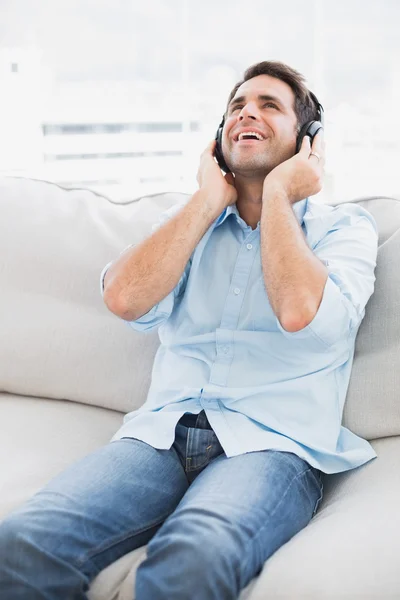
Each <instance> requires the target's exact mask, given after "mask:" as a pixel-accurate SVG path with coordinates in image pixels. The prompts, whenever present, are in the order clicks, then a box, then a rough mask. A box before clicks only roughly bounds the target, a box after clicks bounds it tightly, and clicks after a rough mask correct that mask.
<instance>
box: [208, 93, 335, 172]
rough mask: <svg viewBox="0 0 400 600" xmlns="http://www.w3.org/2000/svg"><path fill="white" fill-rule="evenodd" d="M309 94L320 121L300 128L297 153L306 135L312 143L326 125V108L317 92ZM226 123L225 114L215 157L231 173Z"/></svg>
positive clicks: (220, 125) (218, 130) (310, 122)
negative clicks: (225, 145) (226, 150)
mask: <svg viewBox="0 0 400 600" xmlns="http://www.w3.org/2000/svg"><path fill="white" fill-rule="evenodd" d="M309 94H310V96H311V98H312V100H313V102H314V104H315V106H316V107H317V112H318V117H319V119H318V121H308V123H304V125H303V127H302V128H301V129H300V131H299V134H298V136H297V141H296V154H297V152H299V150H300V148H301V144H302V142H303V139H304V136H305V135H308V137H309V138H310V143H311V144H312V142H313V139H314V137H315V136H316V135H317V133H318V131H319V130H320V129H321V128H323V127H324V109H323V106H322V104H320V103H319V101H318V99H317V97H316V96H315V94H313V93H312V92H310V91H309ZM224 125H225V115H224V116H223V117H222V121H221V123H220V124H219V125H218V129H217V133H216V135H215V139H216V140H217V143H216V146H215V153H214V155H215V158H216V159H217V162H218V164H219V166H220V167H221V169H223V171H225V173H230V169H229V167H228V165H227V164H226V162H225V159H224V155H223V154H222V130H223V128H224Z"/></svg>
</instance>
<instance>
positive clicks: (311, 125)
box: [296, 121, 322, 154]
mask: <svg viewBox="0 0 400 600" xmlns="http://www.w3.org/2000/svg"><path fill="white" fill-rule="evenodd" d="M321 128H322V123H321V121H309V122H308V123H305V124H304V125H303V127H302V128H301V129H300V132H299V134H298V136H297V142H296V154H297V153H298V152H299V151H300V148H301V144H302V143H303V139H304V136H305V135H308V136H309V138H310V142H311V143H312V141H313V139H314V137H315V136H316V135H317V133H318V131H319V130H320V129H321Z"/></svg>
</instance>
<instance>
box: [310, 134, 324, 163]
mask: <svg viewBox="0 0 400 600" xmlns="http://www.w3.org/2000/svg"><path fill="white" fill-rule="evenodd" d="M311 152H317V153H318V154H319V155H320V156H322V154H323V153H324V130H323V129H322V127H321V129H320V130H319V131H318V133H317V135H316V136H315V137H314V139H313V143H312V147H311Z"/></svg>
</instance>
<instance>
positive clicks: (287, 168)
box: [263, 129, 325, 204]
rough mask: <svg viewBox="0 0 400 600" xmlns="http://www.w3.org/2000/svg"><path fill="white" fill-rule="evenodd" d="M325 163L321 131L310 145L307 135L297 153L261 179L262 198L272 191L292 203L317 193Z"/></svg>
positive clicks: (320, 186)
mask: <svg viewBox="0 0 400 600" xmlns="http://www.w3.org/2000/svg"><path fill="white" fill-rule="evenodd" d="M311 153H316V154H317V155H318V156H315V155H314V154H311ZM318 157H319V158H318ZM324 164H325V143H324V141H323V129H320V130H319V132H318V133H317V135H316V136H315V137H314V141H313V144H312V146H310V138H309V137H308V135H306V136H304V139H303V142H302V144H301V148H300V151H299V152H298V153H297V154H295V155H294V156H292V157H291V158H289V159H288V160H285V161H284V162H283V163H281V164H280V165H278V166H277V167H275V168H274V169H272V171H271V172H270V173H268V175H267V177H266V178H265V180H264V186H263V199H264V198H267V197H268V196H269V195H270V194H271V192H278V193H279V192H280V193H283V194H284V195H285V196H286V197H287V198H288V200H289V201H290V202H291V204H294V203H295V202H298V201H299V200H304V198H308V196H313V195H314V194H318V192H320V191H321V190H322V179H323V172H324Z"/></svg>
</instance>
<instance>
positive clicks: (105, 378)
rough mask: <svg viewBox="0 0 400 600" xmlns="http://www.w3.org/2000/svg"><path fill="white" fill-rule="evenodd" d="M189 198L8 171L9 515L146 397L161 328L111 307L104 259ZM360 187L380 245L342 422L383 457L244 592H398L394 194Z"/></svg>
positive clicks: (1, 398)
mask: <svg viewBox="0 0 400 600" xmlns="http://www.w3.org/2000/svg"><path fill="white" fill-rule="evenodd" d="M187 199H188V196H187V195H184V194H172V193H165V194H158V195H154V196H148V197H145V198H142V199H139V200H134V201H131V202H128V203H125V204H117V203H114V202H112V201H111V200H109V199H107V198H104V197H102V196H100V195H98V194H96V193H94V192H92V191H89V190H65V189H63V188H60V187H59V186H57V185H54V184H51V183H47V182H41V181H35V180H31V179H22V178H3V179H0V207H1V218H0V281H1V293H0V333H1V335H0V428H1V435H0V460H1V469H0V489H1V494H0V518H3V517H4V516H5V515H6V514H7V513H9V512H10V511H11V510H13V508H15V507H17V506H18V505H20V504H21V503H22V502H24V501H25V500H26V499H27V498H28V497H29V496H31V495H32V494H33V493H34V492H36V491H37V490H38V489H39V488H41V487H42V486H43V485H44V484H45V483H46V482H47V481H48V480H49V479H50V478H52V477H53V476H54V475H56V474H57V473H58V472H60V471H61V470H63V469H64V468H65V467H66V466H67V465H69V464H70V463H72V462H74V461H76V460H77V459H79V458H80V457H82V456H84V455H85V454H88V453H89V452H91V451H92V450H94V449H96V448H98V447H99V446H101V445H103V444H106V443H107V442H108V441H109V440H110V438H111V437H112V435H113V434H114V432H115V431H116V430H117V428H118V427H119V426H120V424H121V422H122V418H123V414H124V413H126V412H128V411H130V410H132V409H134V408H136V407H139V406H140V405H141V404H142V403H143V402H144V401H145V399H146V393H147V390H148V388H149V384H150V377H151V369H152V362H153V358H154V355H155V352H156V350H157V347H158V344H159V340H158V335H157V332H151V333H148V334H139V333H137V332H135V331H133V330H132V329H131V328H130V327H129V326H127V324H126V323H125V322H124V321H122V320H121V319H118V318H117V317H116V316H114V315H113V314H112V313H110V312H109V311H108V310H107V308H106V306H105V305H104V304H103V300H102V298H101V294H100V273H101V270H102V269H103V267H104V266H105V264H106V263H108V262H109V261H110V260H113V259H114V258H116V257H117V255H118V254H119V253H120V252H121V251H122V250H123V249H124V248H125V247H126V246H128V245H129V244H133V243H137V242H138V241H140V240H141V239H143V238H144V237H145V236H147V235H149V234H150V232H151V225H152V224H153V223H155V222H156V221H157V219H158V215H159V214H160V213H161V212H162V211H163V210H165V209H167V208H169V207H170V206H172V205H173V204H176V203H183V202H185V201H187ZM357 201H358V202H360V203H361V204H362V205H363V206H365V207H366V208H367V209H368V210H369V211H370V212H371V213H372V214H373V216H374V217H375V219H376V221H377V224H378V227H379V231H380V240H379V245H380V247H379V253H378V264H377V269H376V286H375V293H374V295H373V296H372V298H371V299H370V301H369V303H368V305H367V310H366V316H365V318H364V321H363V323H362V325H361V327H360V330H359V334H358V337H357V344H356V353H355V358H354V365H353V372H352V377H351V381H350V386H349V389H348V395H347V402H346V406H345V411H344V415H343V425H344V426H346V427H348V428H349V429H351V430H352V431H354V432H355V433H356V434H357V435H360V436H362V437H364V438H366V439H368V440H370V441H371V443H372V445H373V447H374V448H375V450H376V452H377V454H378V458H376V459H374V460H372V461H371V462H369V463H367V464H366V465H363V466H362V467H359V468H358V469H355V470H353V471H349V472H347V473H342V474H338V475H330V476H326V477H325V481H324V487H325V495H324V500H323V502H322V504H321V505H320V508H319V510H318V512H317V514H316V516H315V517H314V519H313V520H312V521H311V523H310V524H309V525H308V526H307V527H306V528H305V529H304V530H303V531H301V532H300V533H299V534H297V535H296V536H295V537H294V538H293V539H292V540H290V542H288V543H287V544H285V545H284V546H283V547H282V548H281V549H279V550H278V551H277V552H276V553H275V554H274V555H273V556H272V557H271V558H270V559H269V560H268V561H267V562H266V564H265V567H264V569H263V571H262V572H261V574H260V575H259V576H258V577H257V578H256V579H254V580H253V581H252V582H251V583H250V584H249V585H248V586H247V588H246V589H245V590H243V592H242V594H241V595H240V600H244V599H248V600H267V599H271V600H272V599H273V600H275V599H278V598H285V599H290V600H298V599H303V598H304V599H307V600H324V599H328V598H329V599H333V598H335V599H336V598H346V599H351V600H354V599H362V600H367V599H376V600H384V599H389V598H400V569H399V565H400V509H399V506H400V468H399V466H400V268H399V266H398V265H399V257H400V229H399V228H400V201H399V200H395V199H390V198H369V199H362V200H357ZM65 534H66V535H67V534H68V532H65ZM145 552H146V548H145V547H142V548H139V549H137V550H135V551H134V552H131V553H130V554H128V555H126V556H125V557H123V558H122V559H120V560H119V561H117V562H116V563H114V564H113V565H111V566H110V567H108V568H107V569H105V570H104V571H102V572H101V573H100V574H99V575H98V577H97V578H96V579H95V581H94V582H93V584H92V586H91V589H90V596H89V597H90V599H91V600H132V598H133V597H134V592H133V585H134V578H135V571H136V567H137V565H138V564H139V563H140V562H141V561H142V560H143V559H144V557H145ZM0 559H1V557H0ZM60 600H61V599H60Z"/></svg>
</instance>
